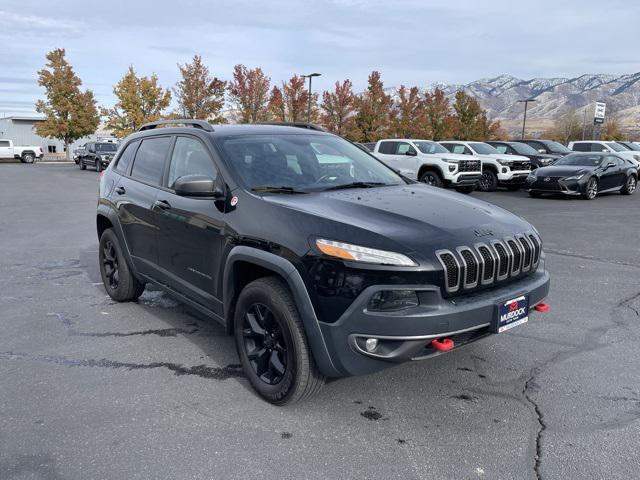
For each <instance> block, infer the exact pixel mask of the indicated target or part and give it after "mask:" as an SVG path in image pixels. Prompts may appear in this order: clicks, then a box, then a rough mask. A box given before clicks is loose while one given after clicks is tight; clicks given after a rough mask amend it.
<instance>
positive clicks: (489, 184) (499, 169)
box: [440, 140, 531, 192]
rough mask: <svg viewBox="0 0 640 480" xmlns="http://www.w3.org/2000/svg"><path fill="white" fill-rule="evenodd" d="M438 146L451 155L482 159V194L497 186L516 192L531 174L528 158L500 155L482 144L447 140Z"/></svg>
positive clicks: (480, 185) (487, 145) (489, 146)
mask: <svg viewBox="0 0 640 480" xmlns="http://www.w3.org/2000/svg"><path fill="white" fill-rule="evenodd" d="M440 145H442V146H443V147H445V148H446V149H447V150H449V151H450V152H452V153H457V154H462V155H473V156H474V157H479V158H481V159H482V177H481V178H480V184H479V187H480V190H482V191H484V192H493V191H494V190H495V189H496V188H498V186H505V187H507V188H508V189H509V190H518V189H519V188H520V187H523V186H524V185H525V182H526V180H527V176H528V175H529V173H530V172H531V160H529V158H527V157H524V156H522V155H507V154H504V153H500V152H498V150H496V149H495V148H493V147H492V146H491V145H489V144H487V143H484V142H464V141H458V140H448V141H446V142H440Z"/></svg>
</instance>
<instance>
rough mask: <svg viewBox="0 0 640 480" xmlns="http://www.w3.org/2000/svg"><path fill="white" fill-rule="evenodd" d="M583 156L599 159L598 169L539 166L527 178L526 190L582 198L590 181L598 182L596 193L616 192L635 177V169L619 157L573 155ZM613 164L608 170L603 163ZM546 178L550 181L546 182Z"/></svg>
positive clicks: (589, 154)
mask: <svg viewBox="0 0 640 480" xmlns="http://www.w3.org/2000/svg"><path fill="white" fill-rule="evenodd" d="M572 155H585V156H594V155H595V156H599V157H602V158H603V163H602V164H601V165H598V166H586V165H551V166H548V167H542V168H539V169H537V170H536V171H535V180H534V179H533V176H530V177H529V178H528V179H527V186H528V187H529V190H531V191H533V192H538V193H562V194H565V195H581V194H584V193H585V190H586V188H587V184H588V183H589V180H590V179H592V178H596V179H597V180H598V192H599V193H605V192H609V191H616V190H620V189H622V187H624V185H625V182H626V180H627V179H628V178H629V176H630V175H634V176H636V178H637V176H638V172H637V170H636V169H635V167H634V166H633V165H632V164H631V163H630V162H628V161H627V160H625V159H624V158H622V157H619V156H617V155H614V154H611V153H606V154H601V153H588V154H572ZM607 159H610V160H611V161H614V159H615V162H616V163H615V164H613V165H612V166H610V167H607V166H606V164H605V161H607ZM579 174H584V175H583V176H582V178H580V179H579V180H568V181H567V180H564V179H565V178H567V177H572V176H576V175H579ZM547 179H549V180H547Z"/></svg>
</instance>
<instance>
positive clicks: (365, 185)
mask: <svg viewBox="0 0 640 480" xmlns="http://www.w3.org/2000/svg"><path fill="white" fill-rule="evenodd" d="M391 185H397V184H395V183H384V182H353V183H345V184H343V185H334V186H332V187H327V188H325V189H324V190H325V191H328V190H345V189H347V188H374V187H383V186H391Z"/></svg>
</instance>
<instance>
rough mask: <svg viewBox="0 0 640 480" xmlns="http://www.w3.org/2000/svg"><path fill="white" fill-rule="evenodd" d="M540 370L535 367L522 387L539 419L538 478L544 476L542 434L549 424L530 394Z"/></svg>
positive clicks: (536, 462) (536, 472)
mask: <svg viewBox="0 0 640 480" xmlns="http://www.w3.org/2000/svg"><path fill="white" fill-rule="evenodd" d="M538 373H539V370H538V369H537V368H533V369H532V370H531V372H530V373H529V378H528V379H527V380H526V381H525V382H524V387H523V389H522V395H523V396H524V398H525V399H526V400H527V401H528V402H529V403H530V404H531V406H532V407H533V411H534V412H535V414H536V420H537V421H538V430H537V432H536V436H535V447H536V449H535V452H536V453H535V457H534V464H533V472H534V474H535V476H536V478H537V479H538V480H540V479H541V478H542V474H541V472H540V467H541V464H542V435H543V433H544V431H545V430H546V429H547V424H546V423H545V421H544V415H543V414H542V410H541V409H540V405H538V403H537V402H536V401H535V400H534V399H533V397H531V395H529V390H530V389H531V388H532V386H533V385H535V383H534V379H535V377H536V375H538Z"/></svg>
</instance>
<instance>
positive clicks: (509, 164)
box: [498, 160, 513, 167]
mask: <svg viewBox="0 0 640 480" xmlns="http://www.w3.org/2000/svg"><path fill="white" fill-rule="evenodd" d="M498 163H499V164H500V165H504V166H506V167H510V166H511V165H513V160H498Z"/></svg>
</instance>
